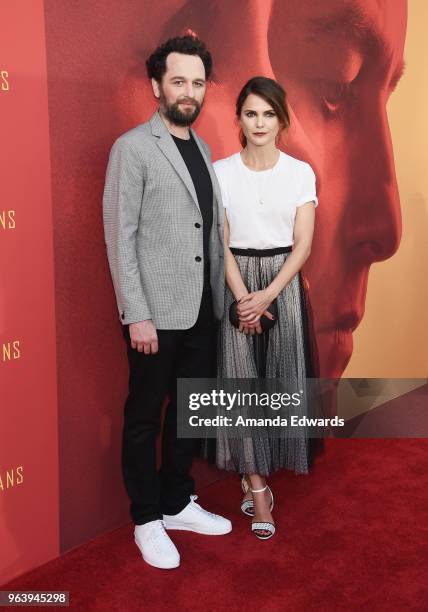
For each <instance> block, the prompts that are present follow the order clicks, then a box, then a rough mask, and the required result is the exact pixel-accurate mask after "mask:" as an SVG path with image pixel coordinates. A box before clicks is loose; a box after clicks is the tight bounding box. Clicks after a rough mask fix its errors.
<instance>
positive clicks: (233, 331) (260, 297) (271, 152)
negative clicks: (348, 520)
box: [214, 77, 318, 539]
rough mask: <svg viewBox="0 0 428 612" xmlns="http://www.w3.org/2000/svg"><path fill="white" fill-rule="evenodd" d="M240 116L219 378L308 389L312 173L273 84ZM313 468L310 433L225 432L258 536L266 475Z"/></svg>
mask: <svg viewBox="0 0 428 612" xmlns="http://www.w3.org/2000/svg"><path fill="white" fill-rule="evenodd" d="M236 116H237V119H238V121H239V124H240V128H241V131H240V141H241V144H242V147H243V148H242V151H240V152H239V153H235V154H234V155H232V156H230V157H227V158H225V159H222V160H219V161H217V162H216V163H215V164H214V167H215V170H216V174H217V176H218V180H219V183H220V187H221V191H222V196H223V203H224V207H225V276H226V285H227V286H226V296H225V316H224V318H223V321H222V323H221V329H220V351H219V377H220V378H257V377H261V378H278V379H282V380H284V381H286V383H287V384H289V385H291V386H295V387H297V388H298V389H299V388H305V387H304V386H305V381H306V378H307V377H310V376H313V375H314V371H313V363H312V357H311V354H310V353H311V351H310V348H309V345H310V341H311V338H310V334H309V331H308V319H307V306H306V301H305V293H304V289H303V283H302V277H301V274H300V270H301V268H302V266H303V264H304V263H305V261H306V260H307V258H308V257H309V254H310V250H311V242H312V236H313V231H314V221H315V207H316V206H317V204H318V200H317V196H316V191H315V175H314V172H313V171H312V168H311V167H310V166H309V164H307V163H305V162H303V161H300V160H298V159H295V158H293V157H291V156H290V155H287V154H285V153H283V152H282V151H280V150H279V149H278V147H277V143H278V141H279V138H280V135H281V132H282V131H283V130H287V128H288V127H289V125H290V118H289V113H288V109H287V104H286V95H285V92H284V90H283V88H282V87H281V86H280V85H279V84H278V83H276V82H275V81H274V80H272V79H268V78H265V77H255V78H253V79H251V80H250V81H248V83H246V85H245V86H244V87H243V89H242V91H241V92H240V94H239V96H238V100H237V104H236ZM232 304H233V305H232ZM273 307H275V308H273ZM230 309H232V310H231V313H230ZM268 309H269V310H268ZM234 314H235V321H233V318H234V317H233V315H234ZM238 319H239V320H238ZM231 321H232V322H234V324H232V322H231ZM268 327H270V329H267V328H268ZM234 435H236V434H234ZM309 464H310V440H309V439H308V437H307V435H306V433H305V431H300V435H299V432H296V431H293V433H292V434H291V433H290V430H289V429H288V428H283V430H282V429H281V434H280V437H276V438H273V439H272V438H269V437H266V436H261V435H260V436H258V435H257V434H253V435H252V437H251V439H249V438H248V434H244V435H243V436H242V437H240V438H239V437H235V438H231V437H229V436H227V435H226V432H225V431H224V430H220V431H219V434H218V439H217V465H218V467H220V468H221V469H226V470H235V471H237V472H239V473H240V474H242V475H243V477H242V487H243V490H244V492H245V495H244V499H243V502H242V505H241V509H242V511H243V512H244V513H245V514H247V515H249V516H252V517H253V521H252V531H253V532H254V533H255V535H256V536H257V537H258V538H260V539H268V538H270V537H272V536H273V534H274V533H275V525H274V521H273V518H272V514H271V512H272V509H273V506H274V498H273V494H272V492H271V490H270V488H269V487H268V486H267V484H266V476H267V475H269V474H270V473H272V472H273V471H276V470H278V469H280V468H288V469H292V470H294V471H295V472H296V473H306V472H308V469H309Z"/></svg>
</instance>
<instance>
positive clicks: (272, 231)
mask: <svg viewBox="0 0 428 612" xmlns="http://www.w3.org/2000/svg"><path fill="white" fill-rule="evenodd" d="M214 169H215V172H216V175H217V178H218V181H219V183H220V188H221V194H222V199H223V206H224V207H225V209H226V214H227V220H228V222H229V228H230V243H229V246H231V247H235V248H241V249H250V248H252V249H271V248H275V247H284V246H290V245H292V244H293V229H294V220H295V217H296V209H297V208H298V207H299V206H301V205H302V204H305V203H306V202H313V203H314V205H315V206H317V205H318V198H317V195H316V188H315V174H314V171H313V170H312V168H311V166H310V165H309V164H308V163H306V162H304V161H301V160H299V159H296V158H294V157H291V155H287V154H286V153H284V152H283V151H280V154H279V159H278V161H277V163H276V164H275V166H274V167H273V168H271V169H269V170H262V171H260V172H258V171H255V170H250V169H249V168H248V167H247V166H246V165H245V164H244V162H243V161H242V158H241V155H240V153H235V154H234V155H231V156H230V157H226V158H224V159H219V160H218V161H216V162H215V163H214Z"/></svg>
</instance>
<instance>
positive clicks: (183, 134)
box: [159, 109, 190, 140]
mask: <svg viewBox="0 0 428 612" xmlns="http://www.w3.org/2000/svg"><path fill="white" fill-rule="evenodd" d="M159 115H160V116H161V118H162V121H163V122H164V123H165V125H166V127H167V129H168V132H169V133H170V134H172V135H173V136H177V138H182V139H183V140H189V139H190V129H189V127H187V126H184V127H183V126H181V125H175V124H174V123H171V121H169V119H167V118H166V117H165V115H164V114H163V113H162V111H161V110H160V109H159Z"/></svg>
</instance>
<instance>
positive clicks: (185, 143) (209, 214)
mask: <svg viewBox="0 0 428 612" xmlns="http://www.w3.org/2000/svg"><path fill="white" fill-rule="evenodd" d="M171 136H172V137H173V139H174V142H175V144H176V145H177V147H178V150H179V151H180V153H181V156H182V158H183V160H184V163H185V164H186V166H187V169H188V171H189V174H190V176H191V177H192V181H193V185H194V186H195V191H196V195H197V197H198V204H199V208H200V211H201V214H202V227H201V228H197V227H195V231H196V230H197V229H199V231H202V232H203V241H204V262H205V275H207V274H208V273H209V243H210V232H211V227H212V224H213V186H212V182H211V177H210V173H209V172H208V168H207V165H206V163H205V160H204V158H203V157H202V153H201V152H200V150H199V147H198V145H197V144H196V142H195V140H194V138H193V136H192V134H191V133H190V138H189V140H184V139H183V138H177V136H174V135H173V134H171Z"/></svg>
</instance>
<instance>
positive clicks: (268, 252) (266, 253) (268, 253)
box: [230, 245, 293, 257]
mask: <svg viewBox="0 0 428 612" xmlns="http://www.w3.org/2000/svg"><path fill="white" fill-rule="evenodd" d="M230 250H231V252H232V253H233V255H247V256H248V257H272V256H273V255H282V254H283V253H290V252H291V251H292V250H293V247H292V246H291V245H290V246H285V247H276V248H275V249H236V248H235V247H230Z"/></svg>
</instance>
